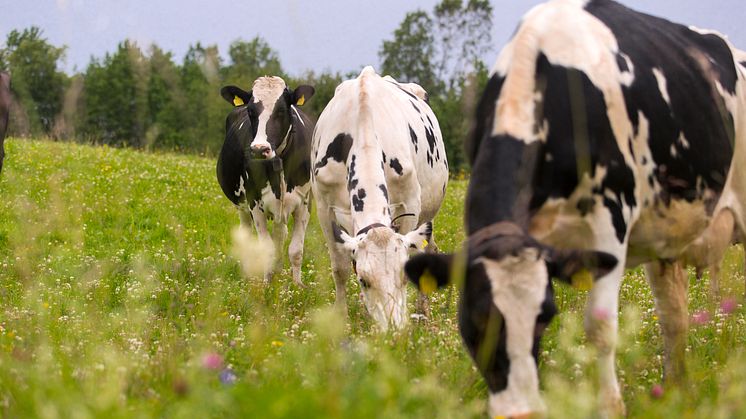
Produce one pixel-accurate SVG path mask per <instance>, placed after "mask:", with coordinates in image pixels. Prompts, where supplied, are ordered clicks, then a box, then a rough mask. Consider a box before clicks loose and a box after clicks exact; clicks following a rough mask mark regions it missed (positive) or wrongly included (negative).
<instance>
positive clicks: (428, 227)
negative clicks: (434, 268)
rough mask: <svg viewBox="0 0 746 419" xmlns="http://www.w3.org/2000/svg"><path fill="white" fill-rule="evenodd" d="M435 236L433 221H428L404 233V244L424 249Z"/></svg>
mask: <svg viewBox="0 0 746 419" xmlns="http://www.w3.org/2000/svg"><path fill="white" fill-rule="evenodd" d="M432 237H433V223H432V221H428V222H426V223H425V224H423V225H421V226H419V227H417V228H416V229H415V230H412V231H410V232H409V233H407V234H406V235H404V244H405V245H406V246H407V247H408V248H410V249H413V250H414V249H416V250H423V249H425V247H426V246H427V243H428V242H429V241H430V240H432Z"/></svg>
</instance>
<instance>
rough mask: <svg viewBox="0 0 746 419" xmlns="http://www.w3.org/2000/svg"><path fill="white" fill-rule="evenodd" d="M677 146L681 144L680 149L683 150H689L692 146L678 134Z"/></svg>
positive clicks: (682, 134)
mask: <svg viewBox="0 0 746 419" xmlns="http://www.w3.org/2000/svg"><path fill="white" fill-rule="evenodd" d="M679 144H681V147H682V148H683V149H684V150H689V149H690V148H691V147H692V146H691V144H689V141H687V139H686V137H684V133H681V134H679Z"/></svg>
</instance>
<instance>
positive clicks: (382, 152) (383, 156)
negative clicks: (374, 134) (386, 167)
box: [381, 151, 386, 163]
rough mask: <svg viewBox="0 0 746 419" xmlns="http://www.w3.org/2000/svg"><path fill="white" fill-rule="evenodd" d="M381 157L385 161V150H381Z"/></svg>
mask: <svg viewBox="0 0 746 419" xmlns="http://www.w3.org/2000/svg"><path fill="white" fill-rule="evenodd" d="M381 157H382V158H383V162H384V163H386V152H385V151H381Z"/></svg>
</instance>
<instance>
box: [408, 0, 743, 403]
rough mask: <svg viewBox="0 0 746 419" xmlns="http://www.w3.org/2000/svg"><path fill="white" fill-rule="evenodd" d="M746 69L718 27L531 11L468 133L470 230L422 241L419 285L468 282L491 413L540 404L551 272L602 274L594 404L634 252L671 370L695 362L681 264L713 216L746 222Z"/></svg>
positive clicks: (587, 3) (567, 0)
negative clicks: (445, 243)
mask: <svg viewBox="0 0 746 419" xmlns="http://www.w3.org/2000/svg"><path fill="white" fill-rule="evenodd" d="M745 98H746V74H744V72H743V70H742V69H739V67H738V65H737V63H736V60H734V52H733V51H732V48H731V46H730V45H729V43H728V42H727V41H726V40H725V39H723V38H722V37H721V36H718V35H716V34H713V33H708V32H704V31H698V30H694V29H690V28H687V27H685V26H681V25H678V24H675V23H671V22H669V21H666V20H663V19H659V18H656V17H652V16H649V15H645V14H641V13H637V12H635V11H633V10H630V9H628V8H626V7H624V6H622V5H620V4H618V3H616V2H614V1H612V0H554V1H550V2H548V3H545V4H543V5H540V6H537V7H536V8H534V9H532V10H531V11H530V12H529V13H528V14H527V15H526V16H525V17H524V18H523V21H522V23H521V24H520V26H519V28H518V29H517V31H516V33H515V35H514V36H513V38H512V40H511V41H510V43H509V44H508V45H507V46H506V47H505V48H504V49H503V51H502V52H501V54H500V56H499V58H498V60H497V63H496V64H495V66H494V68H493V70H492V76H491V79H490V81H489V83H488V85H487V87H486V90H485V92H484V94H483V96H482V98H481V101H480V104H479V107H478V110H477V117H476V121H475V127H474V132H473V136H472V137H471V140H470V142H469V144H468V147H467V154H468V156H469V158H470V160H471V162H472V166H473V171H472V176H471V181H470V185H469V190H468V196H467V200H466V208H467V209H466V220H465V221H466V228H467V231H468V234H469V239H468V241H467V243H466V245H465V250H464V252H461V253H459V254H456V255H435V254H425V255H418V256H416V257H414V258H412V259H411V260H410V261H409V262H407V264H406V267H405V271H406V273H407V275H408V276H409V277H410V279H412V280H413V282H414V283H415V284H418V285H419V286H420V287H421V288H430V287H433V286H435V285H436V284H437V285H445V284H446V283H447V282H448V281H449V278H450V277H451V276H454V278H450V279H458V280H459V281H463V282H462V284H463V289H462V294H461V301H460V307H459V327H460V331H461V334H462V337H463V339H464V342H465V345H466V347H467V348H468V350H469V352H470V353H471V355H472V357H473V358H474V360H475V363H476V365H477V367H478V369H479V370H480V371H481V373H482V375H483V376H484V378H485V380H486V382H487V385H488V387H489V391H490V400H489V409H490V412H491V414H493V415H504V416H516V415H524V414H527V413H531V412H537V411H541V410H543V409H544V406H543V402H542V399H541V396H540V393H539V380H538V375H537V355H538V351H539V343H540V339H541V336H542V334H543V331H544V329H545V327H546V326H547V325H548V323H549V322H550V320H551V319H552V317H553V316H554V315H555V312H556V307H555V304H554V301H553V299H554V291H553V288H552V282H551V281H550V278H558V279H560V280H564V281H567V282H575V283H578V284H580V283H583V282H586V283H588V282H590V278H591V276H593V277H595V282H594V283H592V284H593V288H592V290H591V291H590V295H589V298H588V306H587V311H586V320H585V329H586V334H587V336H588V340H589V341H590V342H591V343H592V344H593V345H594V346H595V347H596V348H597V349H598V365H597V371H598V374H599V387H600V388H599V391H600V393H599V397H600V408H601V409H602V411H604V412H610V413H611V412H614V411H617V412H618V411H619V410H622V409H623V403H622V398H621V394H620V390H619V385H618V383H617V377H616V372H615V368H614V356H615V346H616V339H617V327H618V319H617V313H618V298H619V289H620V284H621V281H622V277H623V274H624V269H625V267H626V266H636V265H638V264H641V263H645V264H646V268H647V273H648V277H649V282H650V285H651V288H652V291H653V295H654V297H655V303H656V309H657V312H658V316H659V318H660V323H661V326H662V330H663V336H664V347H665V348H664V352H665V360H664V374H665V376H666V378H667V379H669V380H674V381H677V380H679V379H681V378H682V376H683V375H684V373H685V371H684V366H683V365H684V363H683V360H684V353H685V348H686V331H687V326H688V315H687V295H686V291H687V284H688V282H687V276H686V275H685V272H684V271H683V269H682V267H681V262H680V261H679V258H680V257H681V255H682V254H683V252H684V251H685V249H686V248H687V246H688V245H689V244H690V243H691V242H692V241H694V240H695V239H696V238H697V237H699V236H700V234H701V233H702V232H703V230H705V228H706V227H707V226H708V225H709V224H711V223H717V222H718V220H719V219H721V218H722V217H726V218H727V217H730V216H732V218H733V220H734V223H735V225H736V226H737V227H738V229H739V230H740V231H744V227H745V223H746V214H745V213H744V212H745V211H746V173H744V164H746V100H745Z"/></svg>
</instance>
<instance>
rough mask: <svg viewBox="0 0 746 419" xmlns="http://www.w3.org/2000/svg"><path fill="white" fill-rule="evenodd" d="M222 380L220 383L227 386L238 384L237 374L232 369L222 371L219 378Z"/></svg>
mask: <svg viewBox="0 0 746 419" xmlns="http://www.w3.org/2000/svg"><path fill="white" fill-rule="evenodd" d="M218 378H219V379H220V382H221V383H223V384H225V385H231V384H234V383H235V382H236V379H237V378H238V377H236V374H235V373H234V372H233V370H231V369H230V368H226V369H224V370H223V371H220V375H219V376H218Z"/></svg>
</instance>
